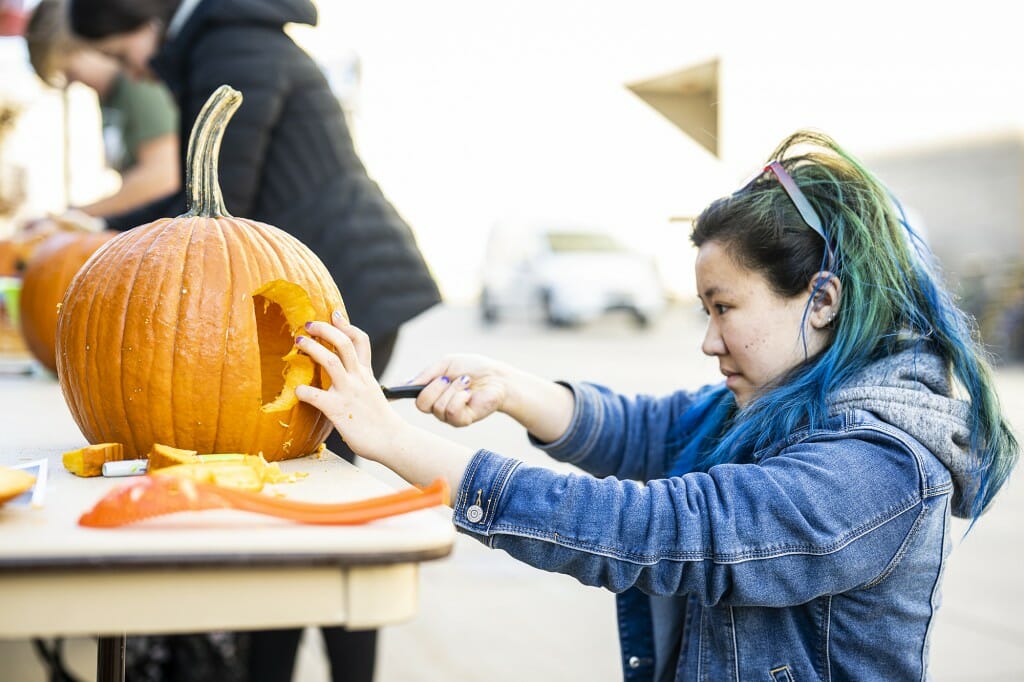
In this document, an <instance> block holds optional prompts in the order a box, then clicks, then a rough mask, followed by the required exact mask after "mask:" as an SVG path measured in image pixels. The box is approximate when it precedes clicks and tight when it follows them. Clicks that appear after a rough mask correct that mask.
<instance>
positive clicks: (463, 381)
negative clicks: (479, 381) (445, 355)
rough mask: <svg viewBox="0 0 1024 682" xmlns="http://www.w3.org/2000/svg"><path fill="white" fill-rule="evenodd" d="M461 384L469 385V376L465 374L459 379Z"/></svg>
mask: <svg viewBox="0 0 1024 682" xmlns="http://www.w3.org/2000/svg"><path fill="white" fill-rule="evenodd" d="M459 383H460V384H468V383H469V375H468V374H463V375H462V376H461V377H459Z"/></svg>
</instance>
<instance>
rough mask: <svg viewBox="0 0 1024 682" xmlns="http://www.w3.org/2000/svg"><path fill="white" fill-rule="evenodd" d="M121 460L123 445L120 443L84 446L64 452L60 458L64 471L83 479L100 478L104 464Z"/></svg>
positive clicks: (122, 457)
mask: <svg viewBox="0 0 1024 682" xmlns="http://www.w3.org/2000/svg"><path fill="white" fill-rule="evenodd" d="M123 459H124V445H123V444H121V443H97V444H96V445H86V446H85V447H84V448H78V449H77V450H71V451H70V452H65V453H64V454H63V456H62V457H61V461H62V462H63V464H64V468H65V469H67V470H68V471H70V472H71V473H73V474H74V475H75V476H83V477H91V476H101V475H103V464H104V462H120V461H121V460H123Z"/></svg>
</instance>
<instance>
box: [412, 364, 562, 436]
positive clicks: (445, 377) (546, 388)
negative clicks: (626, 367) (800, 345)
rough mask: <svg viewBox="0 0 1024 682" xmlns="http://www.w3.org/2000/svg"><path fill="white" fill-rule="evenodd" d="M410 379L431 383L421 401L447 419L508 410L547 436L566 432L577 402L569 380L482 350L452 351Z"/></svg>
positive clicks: (468, 419) (462, 422)
mask: <svg viewBox="0 0 1024 682" xmlns="http://www.w3.org/2000/svg"><path fill="white" fill-rule="evenodd" d="M410 383H414V384H426V388H424V389H423V391H422V392H421V393H420V395H419V397H418V398H417V399H416V407H417V408H419V409H420V411H422V412H426V413H428V414H433V415H434V416H435V417H437V418H438V419H440V420H441V421H443V422H445V423H447V424H451V425H452V426H468V425H469V424H472V423H474V422H478V421H480V420H481V419H483V418H484V417H487V416H488V415H491V414H493V413H494V412H503V413H505V414H507V415H508V416H510V417H512V418H513V419H515V420H516V421H517V422H519V423H520V424H522V425H523V426H525V427H526V429H527V430H528V431H529V432H530V433H532V434H533V435H534V436H536V437H537V438H538V439H539V440H541V441H545V442H551V441H554V440H557V439H558V437H559V436H561V435H562V434H563V433H565V431H566V429H568V428H569V423H570V422H571V421H572V415H573V410H574V408H575V404H576V403H575V398H574V397H573V394H572V391H570V390H569V389H568V388H566V387H565V386H563V385H561V384H557V383H555V382H554V381H551V380H549V379H543V378H541V377H538V376H535V375H533V374H528V373H526V372H523V371H521V370H518V369H516V368H514V367H512V366H511V365H506V364H505V363H502V362H498V361H497V360H492V359H490V358H486V357H483V356H481V355H449V356H448V357H446V358H444V359H442V360H441V361H440V362H438V363H437V364H435V365H432V366H431V367H428V368H427V369H425V370H423V371H422V372H420V373H419V375H417V376H416V377H415V378H414V379H413V380H412V381H411V382H410Z"/></svg>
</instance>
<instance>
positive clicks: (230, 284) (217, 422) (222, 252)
mask: <svg viewBox="0 0 1024 682" xmlns="http://www.w3.org/2000/svg"><path fill="white" fill-rule="evenodd" d="M217 228H218V229H216V230H211V233H214V234H216V235H217V237H218V238H219V239H218V241H219V244H220V248H219V249H217V253H216V255H217V256H218V257H219V258H220V259H221V262H223V263H224V268H225V277H226V282H225V284H226V287H225V291H224V296H228V297H233V296H234V294H233V291H234V282H235V275H234V269H233V265H232V260H231V257H230V249H229V248H228V245H227V236H226V235H225V234H224V228H223V227H222V226H221V225H220V224H219V223H218V224H217ZM211 251H212V249H209V250H208V251H206V252H205V253H204V255H210V252H211ZM233 309H234V306H232V305H227V306H224V307H223V308H222V310H223V313H224V317H223V318H222V319H221V321H220V324H219V327H220V328H221V329H222V330H223V333H222V335H221V338H220V361H219V362H218V363H216V364H217V372H218V376H217V391H218V393H217V394H218V395H223V394H224V377H225V375H226V374H227V372H225V371H224V368H225V367H226V366H227V363H228V362H229V361H230V357H229V355H228V354H229V350H230V349H229V346H228V334H229V329H230V328H231V311H232V310H233ZM213 410H214V414H213V416H212V417H211V419H210V423H211V424H213V431H212V433H211V434H210V436H211V437H210V440H211V442H212V443H213V448H212V449H213V451H214V452H220V449H218V448H217V440H218V436H217V434H219V433H220V432H221V428H222V427H221V415H222V414H223V413H224V411H223V410H222V409H221V404H220V401H214V405H213ZM207 428H209V427H207Z"/></svg>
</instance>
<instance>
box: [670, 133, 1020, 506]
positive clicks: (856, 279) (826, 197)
mask: <svg viewBox="0 0 1024 682" xmlns="http://www.w3.org/2000/svg"><path fill="white" fill-rule="evenodd" d="M770 161H779V162H780V163H782V165H783V167H784V168H785V169H786V170H787V171H788V172H789V174H790V175H791V176H792V178H793V179H794V180H795V182H796V183H797V185H798V186H799V188H800V190H801V191H802V192H803V193H804V194H805V196H806V197H807V198H808V200H809V201H810V203H811V205H812V206H813V208H814V210H815V211H816V212H817V213H818V215H819V216H820V218H821V222H822V224H823V227H824V231H825V234H826V235H827V238H828V240H829V242H830V243H829V246H831V248H832V251H833V253H834V261H833V262H832V263H831V270H832V273H833V274H834V275H835V276H836V277H838V278H839V281H840V282H841V284H842V298H841V302H840V305H839V312H838V317H837V318H836V320H835V321H834V322H833V323H832V335H831V340H830V342H829V344H828V345H827V347H826V348H825V349H824V350H822V351H821V352H819V353H818V354H817V355H815V356H813V357H808V358H806V359H805V361H804V362H802V363H801V364H800V365H798V366H797V367H795V368H793V369H792V370H791V371H790V372H789V373H788V374H787V375H786V376H785V377H781V378H779V379H778V380H776V382H775V383H774V384H773V386H771V387H769V388H768V389H767V390H765V391H763V392H762V393H761V394H760V395H758V396H757V397H756V398H755V399H753V400H752V401H751V402H750V403H749V404H748V405H747V406H746V407H745V408H744V409H742V410H739V409H737V407H736V403H735V400H734V398H733V396H732V394H731V393H730V392H729V391H728V390H726V389H725V388H724V386H720V387H716V388H714V389H710V390H706V391H703V392H702V393H701V394H699V395H698V400H697V402H696V404H695V405H694V407H693V408H692V409H691V410H689V411H688V412H687V413H686V414H684V415H682V416H681V417H680V419H679V420H678V422H677V424H676V426H675V428H674V429H673V434H674V435H673V437H674V438H678V439H679V441H678V442H680V443H684V445H683V447H682V449H681V451H680V453H679V456H678V459H677V461H676V464H675V466H674V467H673V473H680V472H682V471H688V470H707V469H708V468H710V467H711V466H714V465H715V464H720V463H725V462H742V461H749V459H750V457H751V455H752V454H753V453H755V452H757V451H758V450H761V449H763V448H765V447H767V446H769V445H771V444H772V443H776V442H779V441H782V440H784V439H785V438H786V436H787V435H789V434H792V433H793V432H795V431H797V430H799V429H802V428H805V427H809V428H811V429H814V428H818V427H820V426H821V425H822V424H824V422H825V421H826V419H827V418H828V400H827V398H828V396H829V395H830V394H832V393H833V392H834V391H836V390H837V389H838V388H840V387H842V386H843V384H844V383H846V382H847V381H848V380H850V379H851V378H852V377H854V376H855V375H857V374H858V373H860V372H861V371H862V370H864V369H865V368H866V367H867V366H869V365H871V364H872V363H874V362H876V361H878V360H879V359H881V358H883V357H885V356H887V355H890V354H893V353H895V352H897V351H898V350H900V349H902V348H904V347H905V346H906V344H907V339H908V338H911V339H916V340H917V343H920V344H926V345H927V348H928V350H929V351H930V352H933V353H936V354H938V355H939V356H940V357H941V358H942V359H943V360H944V361H945V362H946V365H947V367H948V368H949V371H950V372H951V375H952V378H953V379H955V381H956V382H958V383H959V387H960V388H961V389H962V391H963V392H964V393H965V394H966V395H965V398H966V399H967V400H968V401H969V403H970V430H971V437H970V443H969V447H970V450H971V452H972V454H973V455H974V458H975V461H976V463H977V469H978V472H977V473H978V479H979V481H980V484H979V488H978V490H977V492H976V494H975V497H974V499H973V500H970V501H969V502H970V510H971V515H972V517H974V518H977V517H978V516H979V515H980V514H981V513H982V512H983V511H984V510H985V509H986V507H987V506H988V504H989V503H990V502H991V501H992V498H993V497H994V496H995V494H996V492H998V490H999V489H1000V487H1001V486H1002V485H1003V483H1004V482H1005V481H1006V479H1007V477H1008V476H1009V474H1010V472H1011V470H1012V469H1013V466H1014V464H1015V463H1016V461H1017V458H1018V445H1017V441H1016V439H1015V438H1014V435H1013V433H1012V431H1011V429H1010V426H1009V424H1008V423H1007V421H1006V419H1005V418H1004V417H1003V415H1002V412H1001V409H1000V406H999V399H998V397H997V395H996V391H995V388H994V385H993V378H992V370H991V367H990V364H989V362H988V360H987V357H986V353H985V350H984V347H983V345H982V343H981V340H980V339H979V337H978V334H977V331H976V328H975V325H974V323H973V320H971V319H970V318H969V317H968V316H967V315H966V314H965V313H964V312H963V311H961V310H960V309H959V308H958V307H957V305H956V303H955V301H954V298H953V296H952V295H951V293H950V292H949V290H948V289H947V288H946V286H945V285H944V284H943V282H942V276H941V274H940V273H939V271H938V266H937V263H936V261H935V258H934V257H933V256H932V254H931V252H930V250H929V249H928V247H927V246H926V245H925V244H924V243H923V241H922V240H921V239H920V238H919V237H918V236H917V235H916V234H915V233H914V232H913V230H912V229H911V228H910V226H909V225H908V223H907V220H906V218H905V216H904V214H903V211H902V209H901V208H900V206H899V204H898V202H897V201H896V200H895V199H894V198H893V197H892V196H891V195H890V194H889V192H888V191H887V190H886V189H885V187H884V186H883V185H882V184H881V183H880V182H879V181H878V180H877V179H875V177H874V176H873V175H872V174H871V173H870V172H869V171H868V170H867V169H865V168H864V166H862V165H861V164H860V163H859V162H858V161H857V160H856V159H854V158H853V157H852V156H851V155H850V154H848V153H847V152H846V151H844V150H843V149H842V148H841V147H839V145H837V144H836V143H835V142H834V141H833V140H832V139H831V138H829V137H828V136H826V135H823V134H820V133H816V132H811V131H799V132H797V133H795V134H793V135H791V136H790V137H788V138H787V139H785V140H784V141H783V142H782V143H781V144H780V145H779V147H778V148H777V149H776V150H775V151H774V152H773V153H772V156H771V158H770ZM691 241H692V242H693V243H694V245H696V246H697V247H700V246H701V245H702V244H704V243H706V242H709V241H714V242H717V243H721V244H723V245H725V246H727V247H728V248H729V251H730V253H731V254H732V256H733V258H735V259H736V262H737V263H738V264H740V265H742V266H743V267H746V268H748V269H750V270H753V271H756V272H759V273H760V274H761V275H762V276H764V277H765V278H766V280H767V281H768V283H769V285H770V286H771V287H772V288H773V289H774V290H775V292H776V293H778V294H779V295H780V296H784V297H792V296H797V295H800V294H801V293H802V292H806V291H807V288H808V285H809V283H810V282H811V281H812V279H813V278H814V277H815V276H816V274H817V273H818V272H820V271H822V270H823V269H825V265H826V263H827V262H828V259H827V258H826V256H825V254H826V252H827V249H826V248H825V244H823V242H822V238H821V237H820V236H819V235H818V234H817V233H816V232H814V231H812V230H811V229H809V228H808V227H807V225H806V223H805V222H804V221H803V219H802V218H801V216H800V214H799V213H798V212H797V209H796V207H795V205H794V202H793V201H792V200H791V199H790V197H789V196H788V195H787V194H786V192H785V190H784V189H783V187H782V186H781V184H780V183H779V182H778V180H777V178H776V177H775V176H773V175H772V174H771V173H768V172H765V173H763V174H761V175H760V176H758V177H756V178H755V179H754V180H753V181H751V182H750V183H749V184H748V185H746V186H745V187H743V188H741V189H740V190H739V191H737V192H736V193H735V194H732V195H730V196H727V197H723V198H721V199H718V200H717V201H715V202H713V203H712V204H711V205H710V206H708V207H707V208H706V209H705V210H704V211H703V212H702V213H701V214H700V216H699V217H698V218H697V220H696V221H695V222H694V228H693V232H692V233H691ZM813 296H814V293H813V292H812V293H811V295H810V297H809V298H808V306H810V303H811V298H813ZM684 435H685V439H684V438H683V437H684Z"/></svg>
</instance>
